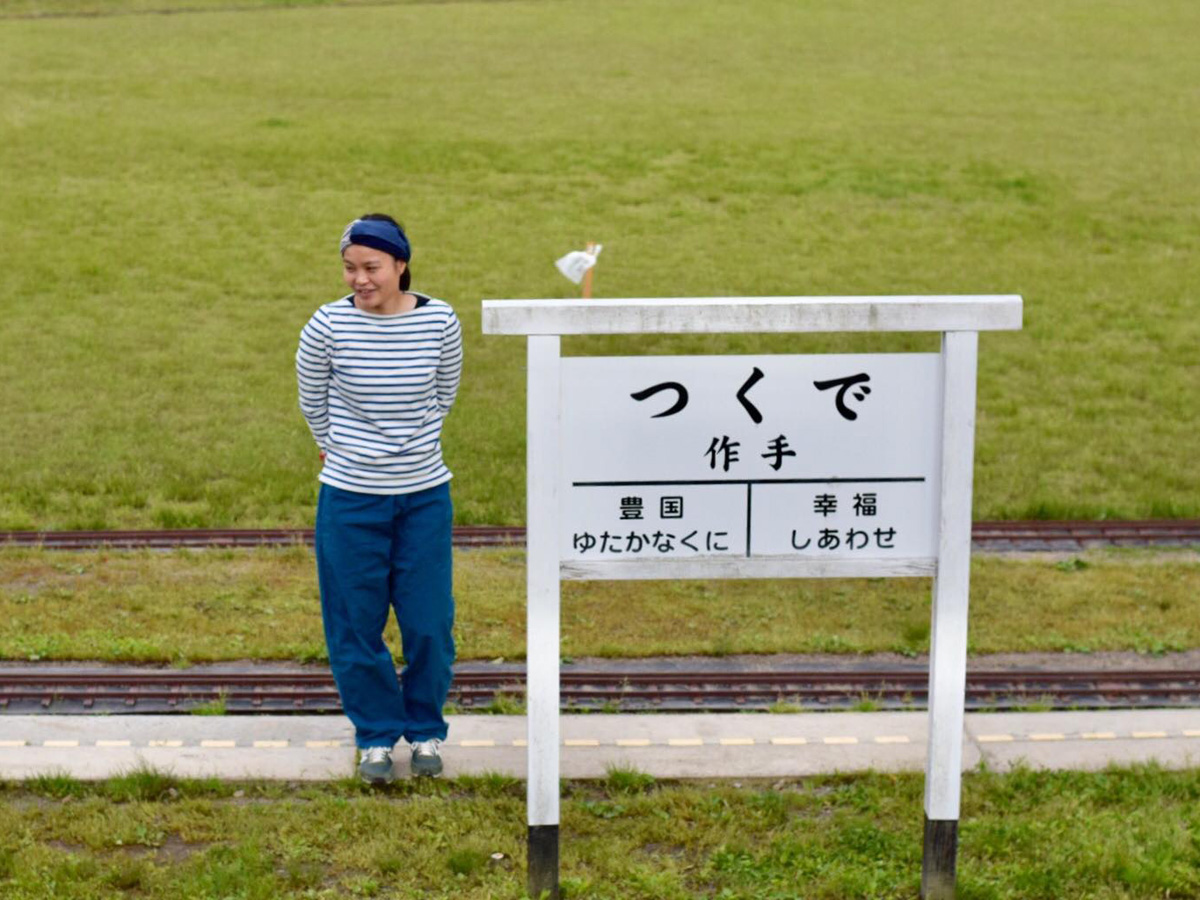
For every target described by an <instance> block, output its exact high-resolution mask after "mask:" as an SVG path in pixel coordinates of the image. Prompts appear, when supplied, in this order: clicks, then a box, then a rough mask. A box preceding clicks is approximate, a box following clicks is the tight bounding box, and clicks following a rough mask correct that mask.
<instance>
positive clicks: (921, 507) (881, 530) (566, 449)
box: [559, 353, 941, 577]
mask: <svg viewBox="0 0 1200 900" xmlns="http://www.w3.org/2000/svg"><path fill="white" fill-rule="evenodd" d="M938 365H939V363H938V355H937V354H918V353H898V354H870V355H865V354H860V355H848V354H838V355H825V356H783V355H778V356H668V357H649V356H642V357H575V358H566V359H563V360H562V405H563V425H562V462H561V467H562V476H561V477H562V485H561V489H560V492H559V497H560V502H561V515H560V518H561V529H562V530H561V542H560V544H561V551H560V552H561V559H562V560H563V561H609V562H618V561H626V560H630V559H642V560H646V559H655V558H665V557H673V558H683V559H697V560H699V559H701V558H704V557H721V556H724V557H794V558H812V559H866V558H896V559H907V560H912V559H917V558H924V559H928V560H933V559H934V558H935V557H936V555H937V483H938V479H937V475H938V461H939V447H940V431H939V429H940V424H941V406H940V386H939V369H938ZM592 577H603V576H602V574H594V575H593V576H592Z"/></svg>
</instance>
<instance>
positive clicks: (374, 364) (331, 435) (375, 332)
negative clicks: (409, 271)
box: [296, 292, 463, 494]
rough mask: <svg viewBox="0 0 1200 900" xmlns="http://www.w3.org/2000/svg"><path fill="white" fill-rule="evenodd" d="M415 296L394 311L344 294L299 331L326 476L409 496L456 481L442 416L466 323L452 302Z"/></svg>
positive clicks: (312, 425) (307, 407) (307, 396)
mask: <svg viewBox="0 0 1200 900" xmlns="http://www.w3.org/2000/svg"><path fill="white" fill-rule="evenodd" d="M411 293H415V292H411ZM416 297H417V307H416V308H415V309H412V310H409V311H408V312H403V313H397V314H395V315H377V314H375V313H370V312H364V311H363V310H360V309H358V307H356V306H355V305H354V298H353V296H349V297H343V298H342V299H341V300H338V301H336V302H334V303H327V304H326V305H325V306H322V307H321V308H320V309H318V310H317V311H316V312H315V313H314V314H313V317H312V318H311V319H309V321H308V324H307V325H305V326H304V330H303V331H301V332H300V348H299V349H298V350H297V351H296V378H297V381H298V382H299V386H300V411H301V412H303V413H304V418H305V419H306V420H307V422H308V427H309V429H310V430H311V431H312V435H313V438H315V439H316V442H317V445H318V446H319V447H320V448H321V449H322V450H324V451H325V466H324V468H323V469H322V470H321V474H320V480H321V481H322V482H324V483H325V484H329V485H333V486H334V487H338V488H342V489H344V490H347V491H357V492H359V493H363V494H406V493H410V492H412V491H420V490H424V489H426V488H431V487H434V486H436V485H439V484H442V483H443V482H446V481H449V480H450V477H451V475H450V470H449V469H447V468H446V464H445V463H444V462H442V444H441V434H442V420H443V419H444V418H445V417H446V414H447V413H448V412H450V407H451V406H452V405H453V403H454V397H455V394H456V393H457V392H458V380H459V376H460V374H461V372H462V355H463V354H462V329H461V327H460V326H459V324H458V317H457V316H456V315H455V314H454V310H453V309H451V308H450V305H449V304H447V303H445V302H444V301H442V300H435V299H432V298H430V297H426V296H425V295H424V294H416Z"/></svg>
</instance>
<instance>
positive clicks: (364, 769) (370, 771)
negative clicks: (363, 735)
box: [358, 747, 395, 784]
mask: <svg viewBox="0 0 1200 900" xmlns="http://www.w3.org/2000/svg"><path fill="white" fill-rule="evenodd" d="M358 776H359V777H360V778H361V779H362V780H363V781H365V782H366V783H367V784H390V783H391V781H392V779H393V778H394V777H395V775H393V774H392V749H391V747H367V748H366V749H365V750H363V752H362V759H361V760H360V761H359V763H358Z"/></svg>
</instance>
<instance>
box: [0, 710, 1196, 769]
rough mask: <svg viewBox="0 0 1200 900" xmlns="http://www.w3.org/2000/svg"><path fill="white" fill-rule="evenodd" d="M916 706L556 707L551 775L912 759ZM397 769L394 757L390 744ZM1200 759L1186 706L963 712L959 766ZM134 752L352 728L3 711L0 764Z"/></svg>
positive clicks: (202, 758)
mask: <svg viewBox="0 0 1200 900" xmlns="http://www.w3.org/2000/svg"><path fill="white" fill-rule="evenodd" d="M926 724H927V715H926V714H925V713H923V712H914V713H910V712H879V713H802V714H787V715H770V714H749V713H714V714H703V713H701V714H678V715H661V714H660V715H656V714H646V715H640V714H639V715H599V714H589V715H564V716H563V717H562V726H561V734H562V747H561V760H562V775H563V777H565V778H602V777H604V775H605V773H606V770H607V769H608V768H609V767H610V766H623V767H631V768H636V769H638V770H640V771H643V772H647V773H649V774H651V775H654V776H655V777H658V778H707V779H711V778H781V777H795V776H802V775H813V774H818V773H826V772H859V771H865V770H868V769H870V770H875V771H888V772H900V771H921V770H922V769H923V768H924V765H925V739H926ZM525 737H526V735H525V718H524V717H523V716H482V715H469V716H463V715H460V716H452V717H451V718H450V738H449V740H448V741H447V742H446V743H445V745H444V746H443V756H444V758H445V761H446V775H447V777H454V776H456V775H463V774H479V773H483V772H499V773H504V774H508V775H514V776H517V777H523V776H524V775H525V754H526V746H525ZM395 757H396V760H397V768H398V770H399V772H398V774H404V773H405V772H406V771H407V765H408V764H407V753H406V749H405V748H404V746H403V745H402V746H401V747H400V748H399V749H398V750H397V752H396V754H395ZM1152 760H1153V761H1156V762H1158V763H1160V764H1161V765H1163V766H1166V767H1168V768H1190V767H1193V766H1198V765H1200V710H1191V709H1185V710H1153V711H1144V712H1143V711H1137V712H1129V711H1111V712H1054V713H1050V712H1047V713H973V714H968V715H967V717H966V726H965V734H964V743H963V767H964V769H971V768H974V767H975V766H977V765H978V764H979V763H980V762H981V761H982V762H984V763H986V764H987V766H988V767H989V768H992V769H994V770H1001V771H1003V770H1005V769H1008V768H1010V767H1012V766H1014V765H1017V764H1025V765H1029V766H1033V767H1037V768H1046V769H1098V768H1103V767H1105V766H1107V765H1109V764H1118V765H1124V764H1129V763H1135V762H1149V761H1152ZM140 765H147V766H152V767H154V768H156V769H159V770H162V771H169V772H171V773H173V774H175V775H177V776H180V777H210V776H212V777H217V778H222V779H230V780H245V779H275V780H287V781H325V780H332V779H338V778H345V777H349V776H352V775H353V774H354V765H355V748H354V735H353V730H352V728H351V726H350V724H349V722H348V721H347V720H345V719H343V718H341V717H337V716H78V715H71V716H47V715H41V716H16V715H14V716H3V717H0V778H2V779H5V780H22V779H27V778H30V777H33V776H36V775H41V774H47V773H52V772H58V773H65V774H69V775H72V776H74V777H76V778H81V779H99V778H107V777H110V776H112V775H117V774H120V773H122V772H126V771H129V770H130V769H133V768H136V767H138V766H140Z"/></svg>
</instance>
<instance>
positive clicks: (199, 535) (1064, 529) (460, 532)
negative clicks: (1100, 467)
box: [0, 519, 1200, 551]
mask: <svg viewBox="0 0 1200 900" xmlns="http://www.w3.org/2000/svg"><path fill="white" fill-rule="evenodd" d="M971 540H972V543H973V544H974V546H975V549H977V550H992V551H1003V550H1067V551H1069V550H1082V549H1086V548H1088V547H1097V546H1109V547H1112V546H1117V547H1150V546H1176V547H1178V546H1190V545H1200V519H1146V520H1138V521H1120V522H1118V521H1102V522H1088V521H1041V520H1035V521H1025V522H976V523H975V525H974V527H973V528H972V531H971ZM312 542H313V532H312V529H310V528H262V529H246V528H188V529H170V530H165V531H0V547H2V546H5V545H8V546H14V547H43V548H46V549H48V550H92V549H98V548H104V547H109V548H113V549H171V548H175V547H280V546H291V545H296V544H305V545H308V546H311V545H312ZM454 546H456V547H523V546H525V529H524V528H522V527H519V526H507V525H464V526H460V527H458V528H455V529H454Z"/></svg>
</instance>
